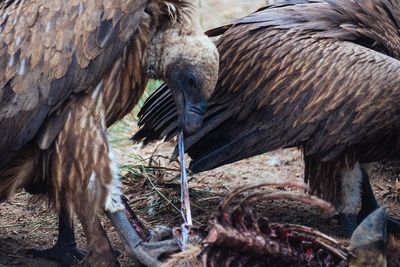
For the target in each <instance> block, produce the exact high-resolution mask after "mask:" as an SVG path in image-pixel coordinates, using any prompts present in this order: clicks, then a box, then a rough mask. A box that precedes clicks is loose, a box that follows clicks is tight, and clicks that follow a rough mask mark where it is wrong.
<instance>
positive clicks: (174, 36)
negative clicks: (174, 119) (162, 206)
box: [0, 0, 219, 266]
mask: <svg viewBox="0 0 400 267" xmlns="http://www.w3.org/2000/svg"><path fill="white" fill-rule="evenodd" d="M218 62H219V59H218V51H217V49H216V47H215V45H214V44H213V42H212V41H211V40H210V39H209V38H208V37H207V36H206V35H204V33H203V32H202V30H201V29H200V27H199V24H198V23H197V18H196V9H195V4H193V3H192V1H190V0H29V1H25V0H2V1H1V2H0V88H1V90H0V132H1V135H2V137H1V139H0V200H5V199H7V198H9V197H11V196H12V195H13V194H14V193H15V192H16V190H18V189H20V188H26V189H27V190H28V191H29V192H32V193H40V194H46V195H47V196H48V197H49V199H50V203H51V204H52V205H53V206H54V207H55V208H56V210H57V211H58V213H59V216H60V219H59V221H60V229H59V239H58V242H57V243H56V245H55V246H54V247H53V248H52V249H50V250H47V251H40V252H37V253H38V255H40V256H44V257H50V258H55V259H57V260H59V261H61V263H63V264H64V265H68V264H71V260H72V259H73V258H74V257H77V258H80V257H82V256H83V255H82V254H81V252H80V251H78V249H77V248H76V245H75V240H74V233H73V225H72V223H71V220H72V215H73V214H76V216H77V218H78V219H79V221H80V222H81V224H82V226H83V229H84V232H85V235H86V239H87V254H86V257H85V258H84V260H83V262H82V264H83V265H85V266H116V265H117V264H118V263H117V262H116V259H115V257H114V253H113V250H112V248H111V245H110V242H109V240H108V238H107V236H106V233H105V231H104V229H103V228H102V226H101V224H100V221H99V218H98V213H99V212H101V211H104V212H105V213H106V214H107V216H108V217H109V219H110V220H111V222H112V223H113V225H114V227H115V228H116V230H117V231H118V233H119V234H120V236H121V238H122V239H123V240H124V241H125V243H126V245H127V247H128V248H129V250H130V253H131V254H132V256H133V257H135V258H136V259H138V260H139V261H141V262H142V263H143V264H145V265H147V266H156V265H158V263H159V262H158V261H157V259H155V257H154V256H152V255H155V254H154V253H151V250H150V249H149V248H156V246H153V247H152V246H150V245H149V244H147V243H146V242H142V239H140V237H139V236H138V234H137V233H136V232H135V230H134V228H133V227H132V225H130V224H129V220H128V217H127V215H126V213H125V206H124V203H123V202H122V199H121V196H122V189H121V182H120V176H119V171H118V165H117V162H116V159H115V157H114V154H113V151H112V148H111V146H110V144H109V142H108V137H107V127H108V126H110V125H112V124H113V123H115V122H116V121H118V120H120V119H121V118H122V117H124V115H126V114H127V113H129V112H130V111H131V110H132V109H133V107H134V106H135V104H136V103H137V102H138V100H139V98H140V97H141V95H142V93H143V92H144V90H145V88H146V84H147V81H148V80H149V79H150V78H153V79H162V80H164V81H165V82H166V83H167V84H169V86H170V88H171V90H172V91H174V99H175V101H176V105H177V107H179V110H180V111H179V113H180V114H181V117H182V119H181V122H182V124H181V128H183V130H184V131H185V132H186V133H192V132H194V131H195V130H196V129H198V127H199V125H201V121H202V117H203V115H204V112H205V108H206V106H207V100H208V98H209V97H210V95H211V93H212V91H213V89H214V87H215V84H216V82H217V79H218ZM158 249H159V248H158Z"/></svg>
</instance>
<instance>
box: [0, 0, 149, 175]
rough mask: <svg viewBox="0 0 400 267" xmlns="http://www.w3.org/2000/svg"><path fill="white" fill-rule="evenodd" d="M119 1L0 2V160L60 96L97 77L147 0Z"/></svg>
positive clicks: (26, 137) (18, 145) (26, 136)
mask: <svg viewBox="0 0 400 267" xmlns="http://www.w3.org/2000/svg"><path fill="white" fill-rule="evenodd" d="M125 2H126V1H123V0H115V1H86V2H85V1H76V0H72V1H62V0H39V1H23V0H13V1H12V0H7V1H2V2H1V3H0V88H1V90H0V132H1V135H2V136H1V139H0V168H1V166H3V165H4V164H5V163H6V162H7V161H9V160H10V159H11V158H12V156H13V154H14V153H15V152H16V151H18V150H19V149H20V148H21V147H22V146H23V145H24V144H26V143H27V142H29V141H30V140H32V138H33V137H34V136H35V135H36V134H37V133H38V131H39V129H40V127H41V125H42V124H43V122H44V120H45V119H46V117H48V116H49V114H50V113H52V112H55V111H56V109H57V108H58V107H59V106H60V105H61V104H62V102H63V101H64V100H65V99H67V98H68V97H69V96H70V95H71V94H73V93H79V92H82V91H85V90H87V89H90V88H93V87H95V86H97V85H98V84H99V83H100V82H101V77H102V75H103V73H104V72H105V71H107V70H108V69H109V68H110V67H111V66H112V63H113V62H114V60H115V59H116V57H117V56H118V55H119V53H120V52H121V51H122V49H123V47H125V46H126V45H127V43H128V41H129V39H130V38H131V37H132V35H133V34H134V32H135V31H136V29H137V27H138V25H139V23H140V21H141V19H142V16H143V11H144V8H145V5H146V2H147V1H146V0H138V1H130V2H129V3H133V4H130V5H127V4H126V3H125ZM60 125H62V123H60Z"/></svg>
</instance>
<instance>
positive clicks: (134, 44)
mask: <svg viewBox="0 0 400 267" xmlns="http://www.w3.org/2000/svg"><path fill="white" fill-rule="evenodd" d="M193 11H194V7H193V4H192V3H191V2H190V1H188V0H169V1H159V0H157V1H150V2H149V4H148V6H147V7H146V11H145V12H146V14H145V15H144V16H143V19H142V22H141V24H140V25H139V27H138V29H137V31H136V32H137V34H135V35H134V38H133V39H132V40H131V42H130V45H128V46H127V47H126V48H125V49H124V51H123V53H122V55H121V57H120V58H119V59H118V60H117V61H116V63H115V64H114V66H113V67H112V68H111V70H110V72H109V74H108V75H107V77H106V78H105V90H104V94H105V95H104V103H105V107H106V124H107V127H109V126H111V125H112V124H114V123H115V122H116V121H118V120H120V119H122V118H123V117H124V116H125V115H127V114H128V113H130V112H131V111H132V109H133V108H134V106H135V105H136V104H137V102H138V101H139V99H140V97H141V96H142V94H143V92H144V90H145V89H146V85H147V82H148V79H149V78H153V79H164V68H165V64H166V60H165V59H162V55H163V51H164V50H165V49H164V48H162V47H163V46H166V45H169V44H167V43H165V42H164V41H165V40H164V39H165V38H164V37H165V36H166V34H167V32H168V34H170V33H171V32H170V31H171V30H168V29H167V28H169V27H168V26H171V23H172V25H174V26H176V27H175V28H176V29H174V31H178V30H177V29H179V28H180V27H181V28H184V27H182V25H189V24H191V22H192V21H193V19H192V17H191V16H192V14H193V13H194V12H193ZM163 28H165V30H162V29H163ZM117 88H118V90H116V89H117Z"/></svg>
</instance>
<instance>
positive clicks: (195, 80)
mask: <svg viewBox="0 0 400 267" xmlns="http://www.w3.org/2000/svg"><path fill="white" fill-rule="evenodd" d="M183 12H185V11H183ZM186 12H187V14H186V15H185V14H180V16H179V18H176V19H174V18H172V19H171V17H169V20H166V21H168V23H165V22H163V21H160V22H159V27H158V28H157V29H156V30H155V31H154V32H153V33H152V37H151V40H150V44H149V46H148V51H147V53H148V54H147V58H146V71H147V75H148V77H149V78H153V79H161V80H164V81H165V82H166V83H167V84H168V85H169V87H170V89H171V92H172V95H173V97H174V100H175V103H176V106H177V111H178V116H179V126H180V128H181V129H183V130H184V132H185V134H186V135H190V134H192V133H194V132H195V131H196V130H198V129H199V128H200V126H201V124H202V122H203V116H204V114H205V111H206V108H207V100H208V99H209V98H210V96H211V93H212V92H213V90H214V87H215V85H216V83H217V80H218V67H219V56H218V50H217V48H216V47H215V45H214V43H213V42H212V41H211V40H210V39H209V38H208V37H207V36H206V35H205V34H204V33H203V30H202V29H201V27H200V26H199V24H198V23H197V21H198V19H196V18H193V13H194V12H191V10H190V8H189V7H188V9H187V10H186ZM171 14H172V12H171Z"/></svg>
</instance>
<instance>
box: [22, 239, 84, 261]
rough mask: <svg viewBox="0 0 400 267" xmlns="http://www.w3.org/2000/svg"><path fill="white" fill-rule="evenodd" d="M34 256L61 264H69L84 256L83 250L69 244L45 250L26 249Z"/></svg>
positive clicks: (73, 244) (57, 245)
mask: <svg viewBox="0 0 400 267" xmlns="http://www.w3.org/2000/svg"><path fill="white" fill-rule="evenodd" d="M28 253H29V254H30V255H32V256H33V257H34V258H43V259H49V260H55V261H57V262H58V263H59V264H60V265H61V266H71V265H72V264H73V263H77V262H79V261H80V260H82V259H83V258H84V257H85V252H84V251H82V250H80V249H78V248H77V247H76V244H75V242H74V243H71V244H59V243H57V244H56V245H54V247H52V248H50V249H46V250H36V249H31V250H29V251H28Z"/></svg>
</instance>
